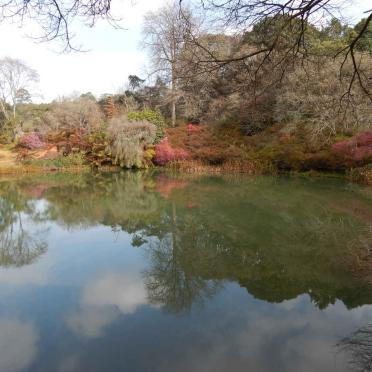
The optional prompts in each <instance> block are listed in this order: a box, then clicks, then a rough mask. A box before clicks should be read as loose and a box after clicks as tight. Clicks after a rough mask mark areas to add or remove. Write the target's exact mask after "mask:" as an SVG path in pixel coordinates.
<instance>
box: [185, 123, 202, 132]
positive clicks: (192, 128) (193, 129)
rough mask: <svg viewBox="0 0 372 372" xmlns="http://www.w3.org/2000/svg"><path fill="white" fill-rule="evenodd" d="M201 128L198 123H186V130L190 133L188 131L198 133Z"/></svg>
mask: <svg viewBox="0 0 372 372" xmlns="http://www.w3.org/2000/svg"><path fill="white" fill-rule="evenodd" d="M201 130H202V127H200V126H199V125H195V124H191V123H190V124H188V125H187V132H188V133H189V134H190V133H199V132H201Z"/></svg>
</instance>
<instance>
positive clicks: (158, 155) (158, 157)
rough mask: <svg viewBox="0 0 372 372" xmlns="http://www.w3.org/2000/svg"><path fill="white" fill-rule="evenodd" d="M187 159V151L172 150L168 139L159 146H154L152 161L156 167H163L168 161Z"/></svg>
mask: <svg viewBox="0 0 372 372" xmlns="http://www.w3.org/2000/svg"><path fill="white" fill-rule="evenodd" d="M188 157H189V154H188V152H187V151H185V150H183V149H175V148H173V147H172V146H171V145H170V143H169V141H168V138H167V137H165V138H164V139H163V140H162V141H161V142H160V143H159V144H157V145H155V156H154V158H153V161H154V163H155V164H156V165H165V164H167V163H168V162H170V161H176V160H185V159H187V158H188Z"/></svg>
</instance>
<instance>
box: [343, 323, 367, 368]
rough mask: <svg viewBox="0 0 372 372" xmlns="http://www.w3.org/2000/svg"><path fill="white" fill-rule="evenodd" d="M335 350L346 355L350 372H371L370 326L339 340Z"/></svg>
mask: <svg viewBox="0 0 372 372" xmlns="http://www.w3.org/2000/svg"><path fill="white" fill-rule="evenodd" d="M337 348H338V349H339V351H341V352H344V353H345V354H346V355H347V357H348V363H349V367H350V370H352V371H356V372H366V371H372V324H368V325H367V326H365V327H361V328H359V329H357V330H356V331H354V332H353V333H351V334H350V335H348V336H346V337H344V338H343V339H341V340H340V342H339V343H338V344H337Z"/></svg>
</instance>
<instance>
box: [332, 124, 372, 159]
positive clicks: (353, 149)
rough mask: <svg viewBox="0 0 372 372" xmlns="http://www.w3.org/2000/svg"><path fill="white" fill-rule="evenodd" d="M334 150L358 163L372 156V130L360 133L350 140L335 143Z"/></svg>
mask: <svg viewBox="0 0 372 372" xmlns="http://www.w3.org/2000/svg"><path fill="white" fill-rule="evenodd" d="M332 151H333V152H335V153H337V154H339V155H341V156H343V157H344V158H346V159H349V160H351V161H355V162H357V163H360V162H365V161H369V160H370V159H371V158H372V130H367V131H365V132H362V133H359V134H358V135H357V136H355V137H354V138H352V139H350V140H346V141H341V142H338V143H335V144H334V145H333V146H332Z"/></svg>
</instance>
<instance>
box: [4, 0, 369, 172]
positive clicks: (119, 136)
mask: <svg viewBox="0 0 372 372" xmlns="http://www.w3.org/2000/svg"><path fill="white" fill-rule="evenodd" d="M229 3H230V2H229ZM231 3H234V2H233V1H232V2H231ZM206 19H208V17H207V16H206V15H205V14H204V18H203V15H200V13H198V14H197V13H196V11H195V10H193V9H192V8H186V7H185V8H179V3H178V2H170V3H168V4H167V5H165V6H164V7H163V8H161V9H159V10H158V11H157V12H150V13H148V14H147V15H146V16H145V21H144V27H143V40H144V44H145V46H146V47H147V48H148V50H149V53H150V56H151V58H150V61H151V66H150V67H151V71H152V74H150V76H151V78H148V79H142V77H138V76H136V75H130V76H129V77H128V89H127V90H126V91H125V92H122V93H120V94H106V95H103V96H101V97H94V96H93V95H92V94H91V93H85V94H82V95H80V96H71V97H65V98H62V99H59V100H57V101H54V102H52V103H49V104H33V103H31V98H32V87H33V84H35V83H36V82H37V79H38V75H37V73H36V71H34V70H32V69H31V68H29V67H28V66H27V65H26V64H24V63H23V62H21V61H18V60H14V59H11V58H4V59H2V60H0V90H1V97H0V103H1V105H0V109H1V115H0V130H1V141H2V142H3V143H16V144H17V147H18V149H20V151H19V152H20V155H19V159H20V160H22V161H29V160H30V159H32V161H35V151H36V152H40V151H41V150H40V149H43V151H44V153H43V155H42V156H41V155H40V156H39V154H37V155H36V158H37V159H38V160H37V162H38V164H48V161H49V160H53V161H54V164H57V163H58V161H59V160H58V159H59V157H61V156H64V157H68V158H69V161H70V160H71V162H72V163H74V164H75V165H79V164H83V163H84V162H88V163H91V164H94V165H95V166H102V165H119V166H122V167H126V168H131V167H139V168H141V167H148V166H150V165H152V164H154V163H155V164H158V165H164V164H166V163H167V162H169V161H177V160H182V161H185V160H186V159H187V160H188V161H189V162H190V161H196V162H198V164H204V165H213V166H221V165H226V164H230V163H235V164H236V163H237V162H238V163H241V164H243V163H244V164H249V166H248V167H246V166H245V167H243V166H242V167H240V168H239V167H238V168H239V169H243V168H246V169H250V170H251V171H252V170H256V171H263V170H264V169H265V170H268V169H270V170H276V169H289V170H293V169H294V170H311V169H319V170H350V169H352V168H355V167H361V166H366V165H368V164H369V162H370V160H371V158H372V150H371V145H372V131H371V126H372V104H371V95H370V88H371V76H372V24H371V23H370V17H366V18H364V19H362V20H360V22H358V23H357V24H356V25H354V26H349V25H346V24H343V23H342V22H340V21H339V20H338V19H336V18H333V19H329V20H328V22H327V24H326V25H324V24H323V25H322V26H319V25H316V24H312V22H311V20H310V18H308V17H305V19H304V18H303V17H294V16H292V15H291V14H290V13H287V14H285V13H283V14H277V13H275V14H270V13H263V14H260V17H258V18H257V19H256V21H255V22H254V24H253V27H252V28H250V29H249V30H247V28H245V29H244V28H243V30H241V31H240V32H235V33H232V32H228V33H226V32H222V31H220V32H217V31H213V29H212V28H210V27H208V22H207V21H206ZM228 21H229V22H230V23H229V22H228ZM228 21H226V23H227V24H230V25H231V24H232V23H231V19H230V18H228ZM235 21H236V20H235ZM230 31H231V30H230ZM15 82H17V84H18V85H17V84H15ZM186 123H189V125H188V126H187V127H186V126H185V124H186ZM167 126H168V127H176V128H170V129H167V128H166V127H167ZM165 136H166V138H164V137H165ZM45 149H46V150H45ZM51 149H52V150H51ZM56 161H57V163H56ZM59 163H61V162H60V161H59ZM62 163H63V164H66V162H62ZM190 163H191V162H190ZM67 164H68V162H67ZM192 164H194V163H192Z"/></svg>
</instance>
